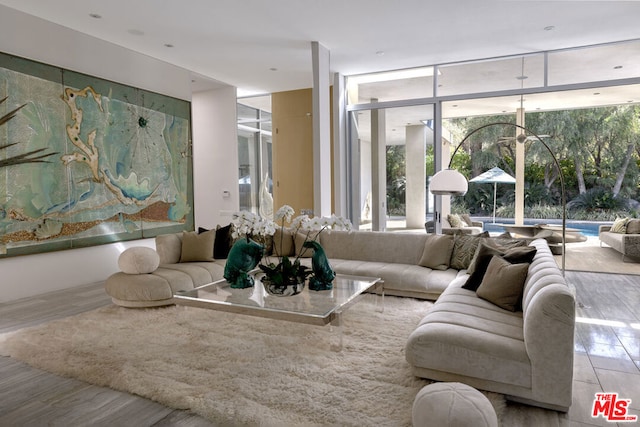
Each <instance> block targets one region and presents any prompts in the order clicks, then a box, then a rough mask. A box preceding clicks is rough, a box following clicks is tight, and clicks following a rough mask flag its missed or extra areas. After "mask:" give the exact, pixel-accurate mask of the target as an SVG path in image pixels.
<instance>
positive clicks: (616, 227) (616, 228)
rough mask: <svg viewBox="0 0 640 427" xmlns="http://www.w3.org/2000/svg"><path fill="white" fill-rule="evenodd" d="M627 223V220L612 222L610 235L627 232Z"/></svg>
mask: <svg viewBox="0 0 640 427" xmlns="http://www.w3.org/2000/svg"><path fill="white" fill-rule="evenodd" d="M628 222H629V218H616V220H615V221H613V225H612V226H611V230H609V231H611V232H612V233H623V234H624V233H626V231H627V223H628Z"/></svg>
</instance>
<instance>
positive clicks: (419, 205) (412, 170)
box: [405, 125, 427, 228]
mask: <svg viewBox="0 0 640 427" xmlns="http://www.w3.org/2000/svg"><path fill="white" fill-rule="evenodd" d="M425 129H426V127H425V126H424V125H419V126H407V127H406V129H405V135H406V137H405V140H406V146H405V156H406V168H407V170H406V172H405V176H406V179H407V182H406V199H405V204H406V212H407V228H423V227H424V221H425V217H426V206H425V204H426V187H427V177H426V173H427V168H426V165H425V159H424V153H425V149H426V132H425Z"/></svg>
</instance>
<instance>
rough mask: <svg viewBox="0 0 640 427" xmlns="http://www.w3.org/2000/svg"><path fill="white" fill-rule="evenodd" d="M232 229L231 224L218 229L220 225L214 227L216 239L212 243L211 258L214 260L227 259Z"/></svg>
mask: <svg viewBox="0 0 640 427" xmlns="http://www.w3.org/2000/svg"><path fill="white" fill-rule="evenodd" d="M232 228H233V226H232V225H231V224H229V225H225V226H224V227H220V225H218V226H217V227H216V238H215V240H214V242H213V257H214V258H215V259H227V257H228V256H229V251H230V250H231V241H232V238H231V231H232Z"/></svg>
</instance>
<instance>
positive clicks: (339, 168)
mask: <svg viewBox="0 0 640 427" xmlns="http://www.w3.org/2000/svg"><path fill="white" fill-rule="evenodd" d="M346 118H347V114H346V106H345V85H344V76H343V75H342V74H340V73H335V75H334V78H333V187H334V188H333V204H334V209H333V210H334V213H335V214H336V215H339V216H343V217H345V218H348V217H349V207H348V206H349V205H348V202H347V194H348V190H347V188H348V185H347V157H348V156H347V131H346V126H347V125H346Z"/></svg>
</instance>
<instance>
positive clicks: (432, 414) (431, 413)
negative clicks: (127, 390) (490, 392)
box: [411, 383, 498, 427]
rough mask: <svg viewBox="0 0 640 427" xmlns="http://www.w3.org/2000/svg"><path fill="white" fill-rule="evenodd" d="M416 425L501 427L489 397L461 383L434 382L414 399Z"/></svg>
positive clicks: (413, 418) (428, 426) (421, 426)
mask: <svg viewBox="0 0 640 427" xmlns="http://www.w3.org/2000/svg"><path fill="white" fill-rule="evenodd" d="M411 417H412V420H413V426H414V427H430V426H433V427H446V426H450V427H468V426H473V427H485V426H486V427H498V417H497V415H496V412H495V410H494V409H493V406H491V402H489V399H487V397H486V396H485V395H484V394H482V393H480V392H479V391H478V390H476V389H475V388H473V387H470V386H468V385H466V384H462V383H433V384H429V385H427V386H425V387H423V388H422V390H420V391H419V392H418V394H417V395H416V398H415V400H414V401H413V409H412V411H411Z"/></svg>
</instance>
